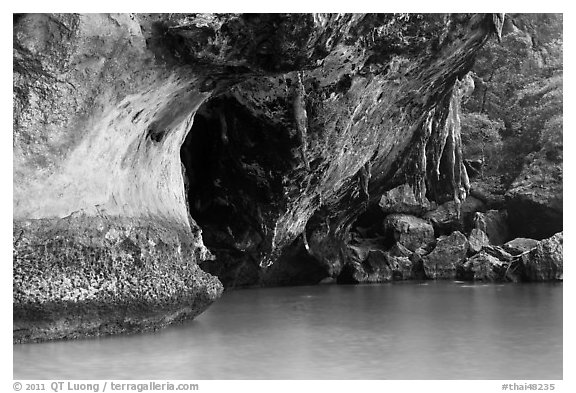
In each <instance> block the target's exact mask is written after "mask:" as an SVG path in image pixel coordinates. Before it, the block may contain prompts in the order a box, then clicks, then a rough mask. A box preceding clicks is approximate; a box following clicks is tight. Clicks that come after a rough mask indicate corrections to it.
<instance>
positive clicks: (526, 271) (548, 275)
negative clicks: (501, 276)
mask: <svg viewBox="0 0 576 393" xmlns="http://www.w3.org/2000/svg"><path fill="white" fill-rule="evenodd" d="M563 243H564V233H563V232H559V233H557V234H555V235H554V236H552V237H550V238H548V239H544V240H542V241H541V242H540V243H538V245H537V246H536V248H535V249H533V250H532V251H530V252H529V253H527V254H524V255H522V257H521V258H522V265H523V279H524V280H526V281H553V280H562V279H563Z"/></svg>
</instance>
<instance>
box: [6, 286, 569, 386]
mask: <svg viewBox="0 0 576 393" xmlns="http://www.w3.org/2000/svg"><path fill="white" fill-rule="evenodd" d="M14 378H15V379H44V378H46V379H194V380H198V379H562V285H561V284H522V285H519V284H507V285H481V284H473V285H471V284H463V283H454V282H440V283H427V284H417V283H402V284H384V285H367V286H335V285H327V286H315V287H293V288H271V289H249V290H238V291H233V292H227V293H225V294H224V295H223V297H222V298H221V299H220V300H219V301H218V302H216V303H215V304H214V305H213V306H212V307H211V308H210V309H209V310H208V311H206V312H205V313H204V314H202V315H201V316H200V317H198V318H197V319H196V320H194V321H190V322H187V323H185V324H182V325H178V326H173V327H170V328H168V329H165V330H162V331H160V332H156V333H149V334H141V335H134V336H121V337H106V338H100V339H87V340H79V341H69V342H53V343H42V344H25V345H15V346H14Z"/></svg>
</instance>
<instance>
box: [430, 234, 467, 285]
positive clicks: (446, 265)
mask: <svg viewBox="0 0 576 393" xmlns="http://www.w3.org/2000/svg"><path fill="white" fill-rule="evenodd" d="M467 252H468V239H466V236H464V235H463V234H462V233H461V232H458V231H456V232H453V233H452V234H451V235H450V236H445V237H441V238H440V239H438V241H437V243H436V247H435V248H434V250H432V252H431V253H429V254H428V255H425V256H424V257H422V261H423V266H424V271H425V273H426V277H427V278H429V279H454V278H456V276H457V269H458V266H459V265H460V264H461V263H462V262H463V261H464V260H465V259H466V253H467Z"/></svg>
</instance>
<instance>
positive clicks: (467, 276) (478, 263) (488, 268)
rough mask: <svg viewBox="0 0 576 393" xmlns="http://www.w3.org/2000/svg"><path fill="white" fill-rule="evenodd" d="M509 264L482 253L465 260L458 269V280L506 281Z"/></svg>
mask: <svg viewBox="0 0 576 393" xmlns="http://www.w3.org/2000/svg"><path fill="white" fill-rule="evenodd" d="M509 264H510V263H509V262H505V261H501V260H500V259H498V258H496V257H494V256H492V255H490V254H488V253H486V252H484V251H482V252H480V253H478V254H476V255H474V256H473V257H471V258H469V259H467V260H466V261H465V262H464V263H463V264H462V265H461V266H460V267H459V269H458V275H457V277H458V279H460V280H469V281H485V282H497V281H506V276H507V272H508V265H509Z"/></svg>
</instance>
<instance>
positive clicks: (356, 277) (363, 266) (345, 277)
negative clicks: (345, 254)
mask: <svg viewBox="0 0 576 393" xmlns="http://www.w3.org/2000/svg"><path fill="white" fill-rule="evenodd" d="M411 278H412V262H411V261H410V259H409V258H408V257H398V256H392V255H390V253H389V252H386V251H382V250H379V249H374V250H370V251H369V252H368V254H367V257H366V259H365V260H363V261H360V260H357V259H354V258H351V259H350V260H349V261H348V262H347V263H346V264H345V265H344V268H343V269H342V272H341V273H340V274H339V275H338V277H337V283H339V284H359V283H377V282H388V281H392V280H409V279H411Z"/></svg>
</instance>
